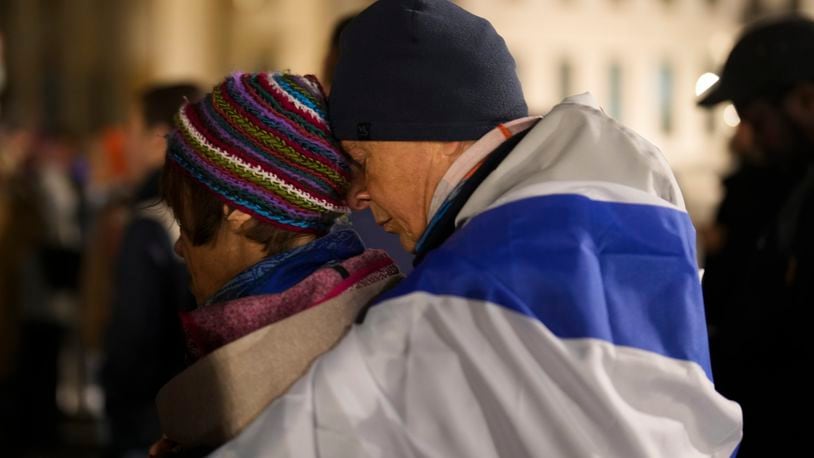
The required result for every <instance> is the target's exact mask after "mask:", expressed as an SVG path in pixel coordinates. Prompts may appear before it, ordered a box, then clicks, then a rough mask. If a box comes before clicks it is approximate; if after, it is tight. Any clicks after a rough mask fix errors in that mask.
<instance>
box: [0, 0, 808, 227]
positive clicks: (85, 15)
mask: <svg viewBox="0 0 814 458" xmlns="http://www.w3.org/2000/svg"><path fill="white" fill-rule="evenodd" d="M369 3H370V2H369V1H368V0H2V1H0V27H2V30H3V31H4V35H5V42H6V45H5V48H6V54H7V56H6V59H7V61H8V63H7V66H8V71H7V73H8V83H9V84H8V88H7V92H8V93H9V95H8V97H6V104H5V105H6V106H5V107H4V110H5V111H6V115H7V116H6V117H7V118H11V119H15V120H17V121H18V122H20V123H23V124H37V125H39V126H45V127H46V128H55V129H62V130H68V131H71V132H74V133H78V134H84V133H89V132H92V131H94V130H96V129H99V128H101V127H103V126H106V125H109V124H110V123H115V122H118V121H121V120H123V119H124V118H125V116H126V114H127V107H128V105H129V102H130V100H131V99H130V97H131V94H132V93H133V91H134V90H135V89H136V88H138V87H140V86H142V85H144V84H147V83H151V82H156V81H170V80H176V79H193V80H196V81H199V82H201V83H202V84H204V85H209V84H212V83H214V82H215V81H216V80H218V79H219V78H221V77H222V76H224V75H225V74H227V73H229V72H231V71H235V70H244V71H257V70H264V69H290V70H292V71H295V72H301V73H315V74H319V72H320V70H321V65H322V59H323V57H324V53H325V52H326V49H327V45H328V40H329V35H330V32H331V27H332V25H333V23H334V22H335V21H336V20H337V19H338V18H340V17H343V16H345V15H346V14H349V13H352V12H354V11H358V10H361V9H362V8H364V7H365V6H366V5H367V4H369ZM458 3H459V4H461V5H462V6H464V7H466V8H467V9H469V10H471V11H473V12H474V13H476V14H479V15H482V16H484V17H486V18H488V19H489V20H490V21H491V22H492V23H493V24H494V25H495V28H496V29H497V30H498V31H499V32H500V33H501V34H502V35H503V36H504V37H505V38H506V41H507V42H508V44H509V47H510V48H511V50H512V52H513V53H514V54H515V56H516V58H517V61H518V69H519V73H520V77H521V80H522V81H523V84H524V89H525V92H526V96H527V98H528V100H529V106H530V108H531V110H532V111H533V112H536V113H544V112H545V111H546V110H547V109H548V108H550V107H551V106H552V105H553V104H555V103H556V102H558V101H559V100H560V99H561V98H562V97H563V96H566V95H571V94H575V93H579V92H583V91H590V92H592V93H593V94H594V95H595V96H596V97H597V98H598V99H599V101H600V103H601V104H602V106H603V107H604V109H605V111H606V112H607V113H608V114H610V115H611V116H613V117H615V118H617V119H619V120H620V121H621V122H623V123H624V124H626V125H628V126H630V127H632V128H633V129H634V130H636V131H638V132H640V133H642V134H643V135H644V136H645V137H646V138H648V139H650V140H651V141H653V142H654V143H656V144H657V145H659V146H660V147H661V148H662V149H663V150H664V152H665V154H666V155H667V158H668V160H669V161H670V162H671V164H672V165H673V167H674V168H675V170H676V172H677V174H678V176H679V179H680V181H681V182H682V185H683V187H684V189H685V193H686V194H687V201H688V205H689V206H690V210H691V213H692V214H693V216H694V218H695V219H696V222H699V223H704V222H706V221H707V220H709V218H710V217H711V215H712V212H713V209H714V206H715V204H716V203H717V200H718V196H719V192H718V178H719V176H720V174H721V173H722V172H723V171H724V170H725V169H726V167H727V163H728V159H727V154H726V146H725V145H726V141H727V139H728V138H729V136H731V134H732V131H731V126H729V125H727V122H726V120H725V113H724V111H725V108H721V109H719V110H718V111H716V112H712V113H707V112H703V111H702V110H699V109H697V108H696V107H695V99H696V94H695V87H696V83H697V81H698V78H699V77H700V75H702V74H703V73H705V72H713V71H716V70H718V69H719V68H720V67H721V65H722V61H723V59H724V58H725V56H726V55H727V53H728V51H729V49H730V47H731V45H732V43H733V40H734V38H735V37H736V35H737V33H738V31H739V30H740V28H741V27H742V25H743V24H744V23H745V21H748V20H751V19H754V18H757V17H760V16H762V15H765V14H770V13H775V12H780V11H788V10H801V11H807V12H808V13H810V14H814V0H459V1H458ZM730 111H731V110H730ZM727 115H728V116H729V118H732V113H727ZM728 121H729V124H733V123H735V122H736V120H733V119H729V120H728Z"/></svg>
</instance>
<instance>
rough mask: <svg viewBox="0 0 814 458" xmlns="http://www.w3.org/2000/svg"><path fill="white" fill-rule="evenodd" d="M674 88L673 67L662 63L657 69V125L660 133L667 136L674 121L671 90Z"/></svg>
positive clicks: (672, 127) (671, 129)
mask: <svg viewBox="0 0 814 458" xmlns="http://www.w3.org/2000/svg"><path fill="white" fill-rule="evenodd" d="M674 86H675V81H674V74H673V67H672V66H671V65H670V64H669V63H666V62H665V63H663V64H661V66H660V67H659V94H658V102H659V124H660V125H661V131H662V132H664V133H665V134H669V133H671V132H672V131H673V129H674V128H675V126H674V125H673V124H674V122H675V120H674V118H673V109H674V100H673V89H674Z"/></svg>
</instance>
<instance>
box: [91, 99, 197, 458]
mask: <svg viewBox="0 0 814 458" xmlns="http://www.w3.org/2000/svg"><path fill="white" fill-rule="evenodd" d="M199 94H200V91H199V90H198V88H196V87H195V86H193V85H191V84H176V85H167V86H156V87H151V88H148V89H146V90H145V91H144V92H143V93H142V94H141V96H140V98H139V100H138V106H137V107H136V109H135V110H134V111H133V114H132V116H131V118H130V121H129V125H128V133H127V136H128V138H127V143H128V146H127V155H128V166H129V169H130V171H131V173H132V174H133V176H134V178H135V182H137V183H138V186H137V191H136V192H135V196H134V199H133V201H134V205H133V208H132V210H131V213H132V214H131V218H130V221H129V222H128V223H127V225H126V227H125V229H124V235H123V238H122V241H121V245H120V247H119V255H118V258H117V260H116V269H115V272H114V278H113V280H112V281H113V297H112V305H111V319H110V325H109V327H108V329H107V342H106V344H105V351H106V361H105V363H104V367H103V371H102V382H103V386H104V388H105V396H106V402H105V409H106V411H107V414H108V417H109V419H110V429H111V442H112V444H111V445H112V450H111V455H112V456H127V454H128V453H132V454H140V455H141V456H144V455H145V454H146V452H147V448H148V447H149V445H150V444H152V442H153V441H154V440H155V438H156V437H159V436H160V434H161V430H160V427H159V425H158V414H157V412H156V410H155V404H154V398H155V395H156V393H157V392H158V390H159V388H161V386H163V385H164V383H166V382H167V381H168V380H169V379H170V378H171V377H172V376H173V375H175V374H176V373H177V372H178V371H180V370H181V369H182V368H183V364H184V344H183V337H182V331H181V327H180V323H179V322H178V317H177V313H178V310H181V309H184V308H186V307H187V305H189V306H192V305H193V304H194V300H193V299H192V297H191V295H190V294H189V291H188V286H187V274H186V270H185V268H184V266H183V264H182V262H181V260H180V259H179V258H177V257H176V255H175V254H174V252H173V244H174V243H175V240H176V239H177V238H178V232H179V230H178V226H177V224H176V223H175V221H174V219H173V217H172V213H171V212H170V210H169V209H168V208H167V207H166V205H164V204H160V203H159V201H160V197H159V189H158V183H159V178H160V177H159V174H160V170H161V167H162V166H163V164H164V155H165V152H166V148H167V141H166V135H167V134H168V132H169V129H170V127H171V126H172V118H173V116H174V115H175V113H176V111H178V108H179V107H180V106H181V104H182V103H183V102H184V99H185V98H186V99H195V98H197V97H198V96H199Z"/></svg>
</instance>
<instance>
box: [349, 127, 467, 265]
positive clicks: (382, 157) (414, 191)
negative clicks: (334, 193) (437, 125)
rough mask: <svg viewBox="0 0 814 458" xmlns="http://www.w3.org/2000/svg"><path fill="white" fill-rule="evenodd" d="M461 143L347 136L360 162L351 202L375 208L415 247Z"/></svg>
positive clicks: (386, 226) (411, 248) (403, 241)
mask: <svg viewBox="0 0 814 458" xmlns="http://www.w3.org/2000/svg"><path fill="white" fill-rule="evenodd" d="M461 146H462V144H461V143H458V142H453V143H450V142H389V141H343V142H342V147H343V148H344V149H345V151H347V152H348V154H349V155H350V156H351V158H353V160H354V161H355V163H356V164H355V166H354V179H353V183H352V185H351V189H350V191H349V192H348V204H349V205H350V207H351V208H352V209H354V210H363V209H365V208H368V207H370V209H371V211H372V212H373V216H374V218H375V219H376V224H378V225H380V226H382V228H384V230H385V231H387V232H390V233H394V234H398V236H399V241H400V242H401V245H402V246H403V247H404V249H405V250H407V251H409V252H413V251H414V250H415V246H416V243H417V242H418V239H419V238H421V235H422V234H423V233H424V230H425V229H426V228H427V222H428V218H427V212H428V210H429V207H430V202H431V201H432V196H433V194H434V192H435V188H436V187H437V186H438V182H439V181H440V180H441V178H442V177H443V176H444V173H446V171H447V169H449V166H450V165H451V164H452V162H453V161H454V160H455V158H456V157H457V156H458V154H460V151H461Z"/></svg>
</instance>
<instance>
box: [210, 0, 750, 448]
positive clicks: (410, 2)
mask: <svg viewBox="0 0 814 458" xmlns="http://www.w3.org/2000/svg"><path fill="white" fill-rule="evenodd" d="M341 41H342V45H341V52H340V57H339V64H338V67H337V71H336V75H335V78H334V82H333V89H332V92H331V96H330V103H329V107H330V118H331V123H332V126H333V128H334V133H335V134H336V136H337V137H338V138H339V139H340V140H342V145H343V147H344V148H345V149H346V150H347V151H348V152H349V154H350V155H351V156H352V157H353V159H355V160H356V162H357V163H358V165H359V176H358V179H357V180H356V187H355V189H354V190H353V191H352V192H351V195H350V197H349V201H350V204H351V205H352V206H354V207H356V208H357V209H360V208H365V207H370V208H371V209H372V211H373V215H374V216H375V217H376V220H377V222H379V223H380V224H381V225H382V226H383V227H384V228H385V229H386V230H388V231H390V232H394V233H397V234H398V235H399V237H400V240H401V242H402V245H403V246H404V247H405V248H407V249H409V250H411V251H415V252H416V255H417V257H416V259H417V264H416V268H415V270H414V271H413V272H412V274H411V275H409V276H408V277H407V279H406V280H404V282H402V283H401V284H400V285H399V286H397V287H396V288H395V289H393V290H391V291H390V292H388V293H386V294H385V297H382V298H380V300H379V302H378V304H377V305H375V306H373V307H371V308H369V309H368V311H367V314H366V315H365V316H363V317H360V319H359V321H360V324H359V325H358V326H355V327H354V328H353V329H352V330H351V331H350V332H349V333H348V335H347V336H346V337H345V338H344V339H343V340H342V341H341V342H340V343H339V344H338V345H337V347H336V348H335V349H334V350H333V351H331V352H329V353H327V354H325V355H323V356H322V357H321V358H320V359H318V360H317V361H316V362H315V363H314V364H313V365H312V367H311V368H310V370H309V371H308V372H307V373H306V374H305V375H304V376H303V378H302V379H300V380H299V381H298V382H297V383H296V384H294V385H293V386H292V388H291V389H290V390H289V392H288V393H287V394H286V395H285V396H283V397H282V398H279V399H278V400H277V401H276V402H275V403H274V404H273V405H271V406H270V407H269V408H268V409H266V410H265V411H264V413H263V414H261V415H260V416H259V417H258V419H257V420H256V421H255V422H254V423H253V424H251V425H250V426H249V427H248V428H247V429H246V430H245V431H243V433H242V434H241V435H240V436H239V437H238V438H237V439H235V440H234V441H233V442H231V443H230V444H227V445H226V446H224V447H223V448H222V449H220V450H219V451H218V452H217V453H216V454H215V456H298V457H314V456H343V457H344V456H388V457H412V456H449V457H453V456H454V457H481V456H486V457H492V456H506V457H523V456H549V457H559V456H564V457H575V456H624V457H638V456H647V457H652V456H702V455H708V456H721V457H725V456H726V457H728V456H730V455H731V454H732V452H733V450H734V449H735V447H736V445H737V443H738V441H739V439H740V435H741V424H740V409H739V407H738V406H737V405H736V404H734V403H732V402H730V401H727V400H726V399H724V398H723V397H721V396H720V395H719V394H717V393H716V392H715V389H714V387H713V384H712V382H711V380H710V374H709V360H708V354H707V345H706V332H705V325H704V318H703V305H702V301H701V289H700V284H699V281H698V273H697V268H696V265H695V261H694V258H695V251H694V240H693V238H694V232H693V228H692V225H691V223H690V220H689V218H688V217H687V214H686V212H685V211H684V204H683V199H682V197H681V194H680V192H679V190H678V186H677V185H676V182H675V179H674V177H673V175H672V173H671V172H670V170H669V168H668V166H667V164H666V162H665V161H664V159H663V157H662V156H661V154H660V153H659V152H658V150H657V149H656V148H655V147H653V146H652V145H650V144H649V143H647V142H646V141H645V140H643V139H642V138H640V137H638V136H637V135H635V134H634V133H632V132H630V131H629V130H626V129H624V128H621V127H620V126H618V125H617V124H616V123H615V122H614V121H613V120H611V119H609V118H608V117H606V116H605V115H604V114H603V113H602V111H601V110H599V108H598V107H597V106H596V104H595V102H594V101H593V99H592V98H591V96H590V95H587V94H586V95H583V96H578V97H574V98H571V99H568V100H566V101H565V103H563V104H561V105H559V106H557V107H555V108H554V109H553V110H552V111H551V113H550V114H548V115H547V116H546V117H545V118H543V119H539V118H530V117H528V116H527V109H526V104H525V101H524V99H523V95H522V91H521V89H520V84H519V81H518V79H517V76H516V73H515V64H514V60H513V59H512V57H511V55H510V54H509V52H508V50H507V48H506V45H505V43H504V42H503V39H502V38H501V37H500V36H499V35H497V33H496V32H495V31H494V29H493V28H492V26H491V25H490V24H489V23H488V22H487V21H485V20H484V19H482V18H479V17H476V16H473V15H472V14H470V13H468V12H466V11H464V10H463V9H461V8H459V7H458V6H456V5H454V4H453V3H451V2H447V1H416V0H380V1H378V2H376V3H374V4H373V5H372V6H371V7H369V8H368V9H367V10H365V11H364V12H362V13H361V14H360V15H359V16H358V17H357V18H356V19H354V20H353V21H352V22H351V23H350V24H349V25H348V27H347V29H346V31H345V32H344V33H343V35H342V39H341Z"/></svg>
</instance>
